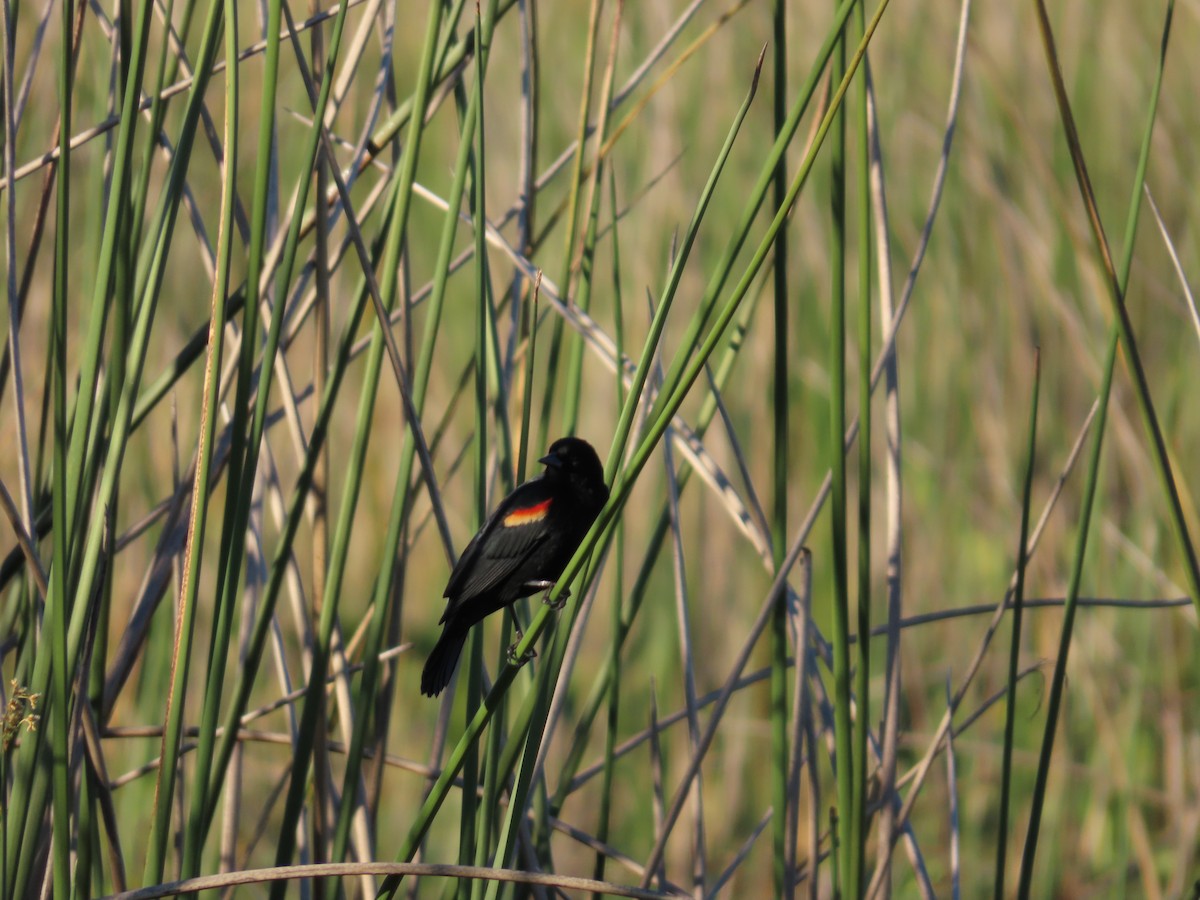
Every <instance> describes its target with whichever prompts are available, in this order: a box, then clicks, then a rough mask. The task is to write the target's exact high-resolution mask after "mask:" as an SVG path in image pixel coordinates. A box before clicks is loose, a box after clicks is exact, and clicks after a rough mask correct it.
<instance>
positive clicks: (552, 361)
mask: <svg viewBox="0 0 1200 900" xmlns="http://www.w3.org/2000/svg"><path fill="white" fill-rule="evenodd" d="M603 8H604V0H592V5H591V11H590V12H589V14H588V31H587V49H586V50H585V51H584V55H583V86H582V88H581V89H580V97H581V98H582V99H581V100H580V103H579V119H578V121H577V122H576V125H575V156H574V159H573V160H572V163H571V178H570V181H569V182H568V190H569V193H568V196H567V211H566V223H567V233H566V238H565V240H564V243H563V259H562V274H561V276H560V277H559V280H558V284H559V287H560V289H561V290H562V292H563V298H562V299H563V302H564V303H569V302H570V297H571V263H572V260H573V258H574V255H575V239H576V237H577V236H578V234H579V222H578V219H579V189H580V187H581V186H582V183H583V150H584V147H585V146H586V143H587V125H588V117H589V115H590V113H591V102H592V79H593V77H594V75H595V63H596V36H597V34H598V33H599V29H600V11H601V10H602V9H603ZM563 328H564V325H563V320H562V318H561V317H555V319H554V326H553V328H552V329H551V332H550V349H549V351H548V355H547V357H546V386H545V395H544V396H543V399H542V412H541V419H540V427H539V428H538V444H537V446H538V447H545V446H547V445H548V443H549V431H550V410H551V407H552V404H551V400H552V398H553V397H554V386H555V384H556V383H557V382H558V360H559V355H560V354H561V353H562V345H563ZM570 340H572V341H578V340H581V338H579V337H578V336H575V335H572V336H571V338H570Z"/></svg>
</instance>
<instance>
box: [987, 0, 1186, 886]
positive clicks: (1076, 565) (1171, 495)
mask: <svg viewBox="0 0 1200 900" xmlns="http://www.w3.org/2000/svg"><path fill="white" fill-rule="evenodd" d="M1174 12H1175V3H1174V0H1170V2H1169V3H1168V4H1167V12H1166V18H1165V22H1164V24H1163V34H1162V41H1161V44H1160V47H1159V67H1158V74H1157V77H1156V79H1155V82H1154V88H1153V90H1152V92H1151V96H1150V109H1149V112H1148V114H1147V121H1146V126H1145V128H1144V130H1143V133H1142V146H1141V151H1140V153H1139V156H1138V164H1137V170H1136V174H1135V176H1134V180H1133V187H1132V191H1131V197H1130V202H1129V212H1128V215H1127V216H1126V220H1125V239H1124V255H1123V256H1122V258H1121V261H1120V263H1119V268H1118V269H1117V270H1116V271H1115V272H1112V273H1111V274H1112V278H1113V284H1112V285H1111V287H1112V289H1113V298H1112V299H1113V300H1114V303H1115V305H1116V313H1117V315H1116V318H1115V320H1114V322H1113V324H1112V331H1111V334H1110V337H1109V344H1108V352H1107V355H1106V358H1105V367H1104V378H1103V381H1102V383H1101V387H1100V396H1099V397H1098V399H1097V406H1098V409H1097V411H1096V421H1095V422H1094V423H1093V425H1092V428H1093V429H1094V431H1093V434H1094V437H1093V441H1092V450H1091V456H1090V458H1089V466H1088V476H1087V482H1086V484H1085V487H1084V496H1083V506H1082V508H1081V510H1080V514H1079V523H1080V525H1079V535H1078V537H1077V539H1076V540H1077V543H1076V549H1075V557H1074V560H1073V564H1072V569H1071V577H1070V580H1069V582H1068V586H1067V596H1066V600H1065V604H1064V609H1063V624H1062V632H1061V634H1060V637H1059V653H1058V659H1057V660H1056V661H1055V666H1054V676H1053V680H1052V681H1051V685H1050V698H1049V702H1048V703H1047V708H1046V728H1045V731H1044V733H1043V736H1042V747H1041V753H1040V756H1039V759H1038V771H1037V777H1036V780H1035V782H1034V790H1033V799H1032V804H1031V810H1030V816H1029V829H1028V831H1027V832H1026V835H1025V845H1024V849H1023V852H1022V856H1021V872H1020V877H1019V882H1018V888H1017V896H1019V897H1028V896H1030V891H1031V888H1032V884H1033V863H1034V858H1035V856H1036V853H1037V839H1038V832H1039V830H1040V828H1041V818H1042V806H1043V804H1044V802H1045V794H1046V785H1047V782H1048V780H1049V769H1050V759H1051V756H1052V754H1053V750H1054V736H1055V731H1056V729H1057V726H1058V713H1059V707H1060V704H1061V702H1062V693H1063V688H1064V683H1065V679H1066V665H1067V654H1068V652H1069V651H1070V641H1071V634H1072V629H1073V627H1074V621H1075V609H1076V601H1077V600H1078V596H1079V582H1080V579H1081V578H1082V570H1083V561H1084V555H1085V553H1086V550H1087V534H1088V527H1089V524H1090V519H1091V509H1092V502H1093V500H1094V497H1095V490H1096V482H1097V481H1098V474H1099V463H1100V451H1101V444H1102V440H1103V435H1104V424H1105V421H1106V418H1107V414H1108V398H1109V394H1110V392H1111V388H1112V378H1113V369H1114V367H1115V366H1116V361H1117V349H1118V347H1119V346H1120V344H1121V343H1122V342H1124V343H1125V345H1126V350H1127V351H1132V352H1131V353H1130V360H1129V362H1130V368H1131V369H1132V370H1133V371H1134V374H1135V387H1137V388H1139V393H1138V399H1139V402H1140V403H1141V404H1142V413H1143V416H1144V422H1145V424H1146V427H1147V429H1148V430H1149V431H1150V432H1151V435H1152V437H1153V438H1154V439H1155V449H1156V450H1158V451H1161V450H1162V445H1161V435H1160V434H1159V433H1158V430H1157V420H1156V419H1155V417H1154V413H1153V409H1152V408H1150V406H1149V397H1148V395H1147V394H1146V393H1145V382H1144V373H1143V372H1142V371H1141V366H1140V362H1139V361H1138V359H1137V356H1136V348H1135V347H1134V345H1133V336H1132V333H1131V331H1130V329H1129V327H1128V319H1127V314H1126V312H1125V306H1124V297H1125V293H1126V291H1127V290H1128V288H1129V273H1130V270H1131V268H1132V264H1133V246H1134V238H1135V236H1136V235H1137V222H1138V216H1139V213H1140V211H1141V200H1142V190H1143V185H1144V184H1145V182H1146V168H1147V165H1148V164H1149V160H1150V142H1151V138H1152V136H1153V132H1154V121H1155V118H1156V117H1157V113H1158V100H1159V94H1160V91H1161V88H1162V78H1163V70H1164V68H1165V65H1166V57H1167V44H1168V40H1169V38H1170V34H1171V22H1172V18H1173V16H1174ZM1038 15H1039V26H1040V28H1041V30H1042V40H1043V42H1044V44H1045V48H1046V57H1047V61H1048V62H1049V64H1050V69H1051V78H1052V80H1053V82H1054V88H1055V94H1056V98H1057V100H1058V103H1059V111H1060V114H1061V116H1062V118H1063V121H1064V125H1065V127H1066V131H1067V142H1068V145H1069V147H1070V150H1071V154H1072V161H1073V163H1074V164H1075V171H1076V177H1077V179H1078V182H1079V187H1080V191H1081V193H1082V194H1083V197H1084V202H1085V205H1087V206H1088V207H1089V209H1088V212H1089V214H1090V217H1091V220H1092V226H1093V235H1094V237H1095V238H1096V241H1097V244H1098V246H1099V248H1100V251H1101V255H1102V256H1103V257H1104V259H1105V260H1106V261H1109V260H1108V247H1107V243H1106V239H1105V238H1104V234H1103V230H1102V229H1101V228H1100V222H1099V218H1098V214H1097V213H1096V211H1095V208H1094V205H1093V202H1092V196H1091V185H1090V182H1089V180H1088V177H1087V170H1086V168H1085V167H1084V162H1083V157H1082V148H1081V147H1080V146H1079V142H1078V135H1077V134H1076V132H1075V127H1074V121H1073V119H1072V118H1071V113H1070V107H1069V106H1068V104H1067V100H1066V95H1065V89H1064V88H1063V85H1062V75H1061V72H1060V71H1059V69H1058V62H1057V53H1056V51H1055V48H1054V42H1053V36H1052V35H1051V33H1050V29H1049V23H1048V21H1047V20H1046V13H1045V9H1044V7H1042V6H1040V5H1039V7H1038ZM1156 462H1157V463H1158V467H1159V468H1158V471H1159V475H1160V478H1161V479H1162V481H1163V483H1164V489H1165V491H1166V493H1167V495H1168V501H1170V503H1171V506H1172V512H1173V515H1174V516H1175V519H1174V521H1175V527H1176V535H1177V537H1178V538H1179V539H1180V540H1181V542H1182V544H1183V549H1184V552H1185V557H1188V559H1189V568H1188V573H1189V586H1190V587H1191V589H1192V600H1193V602H1194V603H1195V604H1196V605H1197V606H1200V586H1198V585H1197V584H1196V574H1195V561H1194V557H1191V556H1190V554H1191V552H1192V551H1191V544H1190V540H1189V539H1188V537H1187V529H1186V526H1184V524H1183V520H1182V511H1181V509H1180V508H1179V505H1178V504H1179V498H1178V495H1177V494H1176V493H1175V491H1174V481H1173V479H1172V476H1171V472H1170V468H1169V466H1167V463H1166V459H1165V454H1164V453H1162V452H1159V453H1158V455H1157V456H1156ZM1002 837H1003V836H1002Z"/></svg>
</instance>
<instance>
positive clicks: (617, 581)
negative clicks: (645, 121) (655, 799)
mask: <svg viewBox="0 0 1200 900" xmlns="http://www.w3.org/2000/svg"><path fill="white" fill-rule="evenodd" d="M608 191H609V208H610V210H611V211H612V291H613V340H614V342H615V345H616V358H617V371H616V381H617V410H618V413H619V411H620V409H621V408H622V407H623V406H624V405H625V372H624V367H623V361H624V359H625V321H624V311H623V303H622V299H621V246H620V240H619V236H620V222H619V221H618V219H619V216H620V207H619V206H618V205H617V177H616V175H615V174H613V171H612V169H611V168H610V169H609V177H608ZM613 541H614V543H615V545H616V546H615V548H614V550H613V578H612V580H613V599H612V638H611V640H610V642H609V645H608V668H609V670H610V671H611V672H612V673H613V676H614V677H613V678H611V679H609V683H608V689H607V691H606V692H605V694H606V695H607V698H608V715H607V719H606V723H605V725H606V727H605V732H604V773H603V775H602V776H601V781H600V810H599V813H598V815H597V823H596V840H597V841H599V842H600V843H601V844H606V843H608V829H609V821H610V819H611V816H612V792H613V776H614V772H615V769H616V766H615V764H614V763H615V760H616V748H617V728H618V725H619V723H620V712H621V638H620V636H621V630H622V629H621V596H622V593H623V590H624V583H625V523H624V522H623V521H621V522H618V523H617V530H616V534H615V535H614V537H613ZM569 782H570V778H567V779H565V780H564V781H561V782H560V783H559V791H560V792H561V791H562V790H563V789H564V787H565V786H566V785H567V784H568V783H569ZM561 808H562V802H561V800H560V796H559V795H556V796H555V798H554V802H553V803H552V805H551V809H552V811H554V812H555V813H557V811H558V810H559V809H561ZM607 861H608V856H607V854H605V853H604V852H603V851H601V850H597V851H596V862H595V864H594V866H593V868H592V877H593V878H595V879H596V880H598V881H599V880H602V879H603V878H604V866H605V863H606V862H607ZM595 897H596V900H599V895H595Z"/></svg>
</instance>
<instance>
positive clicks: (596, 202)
mask: <svg viewBox="0 0 1200 900" xmlns="http://www.w3.org/2000/svg"><path fill="white" fill-rule="evenodd" d="M624 8H625V3H624V0H618V2H617V9H616V12H615V13H614V14H613V23H612V41H611V43H610V46H609V53H608V61H607V62H606V64H605V67H604V79H603V83H602V84H601V86H600V96H599V98H598V100H597V103H596V106H597V107H598V109H599V112H598V114H597V122H596V129H595V130H596V147H597V148H599V147H601V146H602V145H603V144H604V140H605V138H606V137H607V134H608V111H609V107H610V105H611V104H612V95H613V80H614V76H615V74H616V62H617V48H618V46H619V45H620V31H621V17H622V13H623V12H624ZM585 125H586V123H585ZM586 134H587V132H586V129H585V130H584V131H583V132H581V133H580V135H579V137H580V138H583V137H585V136H586ZM575 159H576V161H577V162H582V160H583V148H582V145H581V146H580V151H579V152H578V153H577V154H576V155H575ZM603 168H604V165H603V159H602V158H601V156H600V153H599V149H597V153H596V160H595V163H594V165H593V166H592V172H591V176H590V177H589V178H588V193H589V195H590V197H591V202H590V203H589V204H588V205H589V209H588V212H587V227H586V228H585V229H584V236H583V247H582V249H581V251H580V256H579V281H578V286H577V289H576V297H575V302H576V304H577V305H578V306H579V308H580V309H581V310H582V311H583V312H585V313H586V312H588V311H589V310H590V309H591V301H592V283H593V277H592V262H593V259H594V257H595V254H596V217H597V215H598V212H599V209H600V198H601V196H602V195H603V193H604V192H603V191H602V190H600V189H599V184H600V177H601V172H602V170H603ZM562 283H563V285H564V286H567V285H569V284H570V282H569V281H567V280H564V281H563V282H562ZM562 321H563V320H562V319H561V318H560V319H557V320H556V322H557V325H558V326H559V327H561V326H562ZM569 344H570V346H569V348H568V355H567V372H566V394H565V396H564V398H563V401H564V404H565V408H564V415H563V432H562V433H563V434H575V433H576V432H577V430H578V428H579V400H580V395H581V393H582V382H583V336H582V335H580V334H576V333H575V332H574V331H573V330H572V333H571V336H570V338H569Z"/></svg>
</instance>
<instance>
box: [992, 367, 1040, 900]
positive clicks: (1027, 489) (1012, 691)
mask: <svg viewBox="0 0 1200 900" xmlns="http://www.w3.org/2000/svg"><path fill="white" fill-rule="evenodd" d="M1041 359H1042V357H1041V352H1040V351H1035V352H1034V357H1033V398H1032V400H1031V401H1030V403H1029V445H1028V447H1027V448H1026V451H1025V486H1024V489H1023V490H1022V492H1021V537H1020V543H1018V544H1017V583H1016V587H1015V589H1014V590H1013V617H1012V619H1013V621H1012V641H1011V643H1010V644H1009V651H1008V691H1007V694H1006V697H1005V708H1004V759H1003V761H1002V762H1001V767H1000V823H999V824H998V825H997V827H996V877H995V890H994V891H993V896H994V897H996V898H997V900H1003V898H1004V875H1005V872H1004V870H1005V865H1006V864H1005V855H1006V853H1007V849H1008V809H1009V792H1010V790H1011V786H1012V750H1013V737H1014V730H1015V726H1016V719H1017V663H1018V661H1019V658H1020V654H1021V613H1022V612H1023V604H1024V602H1025V560H1026V553H1025V548H1026V545H1027V544H1028V542H1029V506H1030V496H1031V494H1032V493H1033V463H1034V454H1035V451H1036V447H1037V412H1038V392H1039V388H1040V387H1041V383H1042V364H1041Z"/></svg>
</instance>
